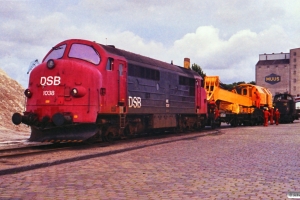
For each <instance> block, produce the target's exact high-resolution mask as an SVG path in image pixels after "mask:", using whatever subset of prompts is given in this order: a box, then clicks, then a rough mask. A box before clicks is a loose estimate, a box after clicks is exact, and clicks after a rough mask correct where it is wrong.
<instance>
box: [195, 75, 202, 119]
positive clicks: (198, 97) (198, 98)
mask: <svg viewBox="0 0 300 200" xmlns="http://www.w3.org/2000/svg"><path fill="white" fill-rule="evenodd" d="M195 84H196V85H195V86H196V89H195V93H196V94H195V101H196V112H197V113H199V112H200V109H201V108H202V107H201V106H202V105H201V99H202V98H201V80H200V79H196V81H195Z"/></svg>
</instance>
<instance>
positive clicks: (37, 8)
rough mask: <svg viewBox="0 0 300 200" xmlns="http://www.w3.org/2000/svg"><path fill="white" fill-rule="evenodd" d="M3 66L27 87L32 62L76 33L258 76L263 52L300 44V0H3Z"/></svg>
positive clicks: (245, 77)
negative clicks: (256, 67) (258, 66)
mask: <svg viewBox="0 0 300 200" xmlns="http://www.w3.org/2000/svg"><path fill="white" fill-rule="evenodd" d="M0 4H1V6H0V31H1V32H0V45H1V48H0V63H1V68H2V69H3V70H4V71H5V72H6V73H7V74H8V75H9V76H10V77H12V78H13V79H15V80H17V81H18V82H20V83H21V84H22V85H23V87H25V88H26V87H27V81H28V74H27V70H28V67H29V64H30V62H31V61H33V60H35V59H38V60H39V61H41V60H42V59H43V57H44V56H45V54H46V53H47V52H48V51H49V50H50V49H51V47H52V46H54V45H56V44H57V43H59V42H61V41H63V40H66V39H71V38H79V39H88V40H92V41H96V42H98V43H102V44H113V45H115V46H116V47H117V48H121V49H124V50H127V51H131V52H134V53H138V54H141V55H145V56H148V57H152V58H155V59H159V60H162V61H165V62H171V60H173V62H174V64H176V65H180V66H183V59H184V57H189V58H190V59H191V64H193V63H196V64H198V65H200V66H201V68H202V69H203V71H204V72H205V73H206V74H207V75H219V76H220V79H221V81H222V82H223V83H232V82H238V81H246V82H249V81H254V80H255V64H256V63H257V61H258V58H259V54H263V53H280V52H284V53H288V52H289V50H290V49H293V48H299V47H300V34H299V33H300V25H299V20H300V1H299V0H286V1H282V0H260V1H258V0H247V1H245V0H226V1H224V0H184V1H182V0H165V1H162V0H151V1H150V0H149V1H147V0H51V1H44V0H0Z"/></svg>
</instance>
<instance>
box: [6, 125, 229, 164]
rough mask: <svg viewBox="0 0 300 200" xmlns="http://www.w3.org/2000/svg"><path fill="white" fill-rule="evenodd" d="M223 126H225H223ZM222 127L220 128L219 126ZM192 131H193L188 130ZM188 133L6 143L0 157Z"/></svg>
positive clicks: (13, 156) (91, 146) (29, 154)
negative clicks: (101, 139) (75, 141)
mask: <svg viewBox="0 0 300 200" xmlns="http://www.w3.org/2000/svg"><path fill="white" fill-rule="evenodd" d="M223 128H225V127H223ZM221 129H222V128H221ZM206 131H211V129H205V130H203V131H201V133H205V132H206ZM190 133H194V132H190ZM185 134H189V133H163V134H158V135H155V134H154V135H152V134H150V135H142V136H139V137H136V138H130V139H125V140H124V139H121V140H115V141H113V142H105V141H102V142H101V143H100V144H99V143H90V144H88V143H55V144H52V143H46V144H45V143H34V144H25V143H23V144H18V145H8V146H6V147H2V148H0V159H2V158H17V157H26V156H32V155H37V154H44V153H50V152H57V151H62V150H70V149H80V148H86V147H88V148H93V147H100V146H102V147H105V146H109V145H112V144H114V143H123V142H125V143H126V142H130V141H138V140H148V139H150V140H151V138H152V139H153V138H164V137H169V136H170V137H171V136H176V135H177V136H178V135H185Z"/></svg>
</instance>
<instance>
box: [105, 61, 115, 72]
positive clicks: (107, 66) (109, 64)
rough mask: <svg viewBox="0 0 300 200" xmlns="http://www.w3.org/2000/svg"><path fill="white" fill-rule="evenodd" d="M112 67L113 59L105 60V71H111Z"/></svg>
mask: <svg viewBox="0 0 300 200" xmlns="http://www.w3.org/2000/svg"><path fill="white" fill-rule="evenodd" d="M113 66H114V59H113V58H108V59H107V63H106V70H109V71H111V70H113Z"/></svg>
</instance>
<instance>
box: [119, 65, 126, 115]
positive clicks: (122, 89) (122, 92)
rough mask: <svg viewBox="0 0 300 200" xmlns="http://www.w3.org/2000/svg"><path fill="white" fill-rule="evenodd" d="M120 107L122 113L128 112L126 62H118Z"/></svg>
mask: <svg viewBox="0 0 300 200" xmlns="http://www.w3.org/2000/svg"><path fill="white" fill-rule="evenodd" d="M118 87H119V89H118V106H119V108H120V110H119V112H120V113H125V112H126V100H127V97H126V96H127V66H126V62H124V61H122V60H118Z"/></svg>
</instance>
